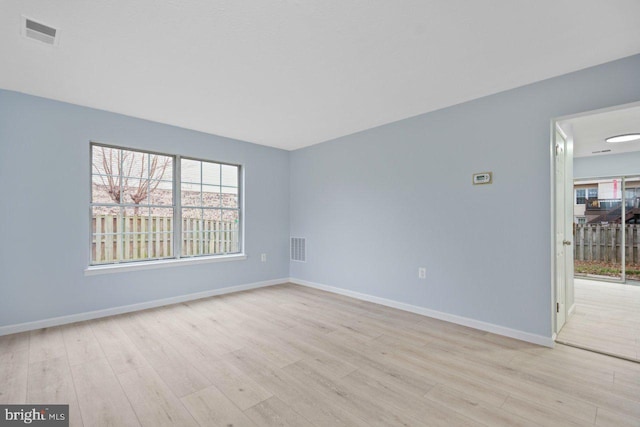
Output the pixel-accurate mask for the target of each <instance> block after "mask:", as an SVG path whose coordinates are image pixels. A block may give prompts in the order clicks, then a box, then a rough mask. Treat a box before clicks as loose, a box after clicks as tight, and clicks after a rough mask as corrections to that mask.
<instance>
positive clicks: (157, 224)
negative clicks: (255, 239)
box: [91, 215, 239, 263]
mask: <svg viewBox="0 0 640 427" xmlns="http://www.w3.org/2000/svg"><path fill="white" fill-rule="evenodd" d="M92 222H93V224H92V227H93V228H92V230H93V236H92V241H91V247H92V248H91V256H92V261H93V263H105V262H113V261H118V260H120V261H132V260H138V259H149V258H152V259H154V258H168V257H173V256H174V255H173V218H171V217H162V216H151V217H148V216H138V215H134V216H122V215H95V216H93V219H92ZM238 237H239V236H238V224H237V223H236V222H234V221H216V220H208V219H205V220H200V219H197V218H183V219H182V245H181V248H182V254H181V255H182V256H192V255H206V254H224V253H235V252H238V248H239V246H238Z"/></svg>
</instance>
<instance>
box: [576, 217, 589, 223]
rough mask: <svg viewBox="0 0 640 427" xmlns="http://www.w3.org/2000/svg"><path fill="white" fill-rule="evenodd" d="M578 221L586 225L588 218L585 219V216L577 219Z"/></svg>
mask: <svg viewBox="0 0 640 427" xmlns="http://www.w3.org/2000/svg"><path fill="white" fill-rule="evenodd" d="M576 220H577V223H578V224H586V223H587V218H586V217H584V216H579V217H576Z"/></svg>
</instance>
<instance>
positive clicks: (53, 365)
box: [27, 357, 83, 427]
mask: <svg viewBox="0 0 640 427" xmlns="http://www.w3.org/2000/svg"><path fill="white" fill-rule="evenodd" d="M27 403H34V404H36V403H37V404H42V403H46V404H63V405H69V425H70V426H72V427H73V426H82V425H83V422H82V417H81V415H80V407H79V406H78V399H77V396H76V390H75V387H74V385H73V378H72V376H71V369H70V367H69V361H68V360H67V358H65V357H59V358H57V359H47V360H43V361H41V362H33V363H31V364H30V365H29V388H28V391H27Z"/></svg>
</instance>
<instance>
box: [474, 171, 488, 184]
mask: <svg viewBox="0 0 640 427" xmlns="http://www.w3.org/2000/svg"><path fill="white" fill-rule="evenodd" d="M492 175H493V174H492V173H491V172H482V173H474V174H473V185H478V184H491V182H492V180H493V176H492Z"/></svg>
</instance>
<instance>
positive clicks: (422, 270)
mask: <svg viewBox="0 0 640 427" xmlns="http://www.w3.org/2000/svg"><path fill="white" fill-rule="evenodd" d="M426 278H427V269H426V268H424V267H420V268H418V279H426Z"/></svg>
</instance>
